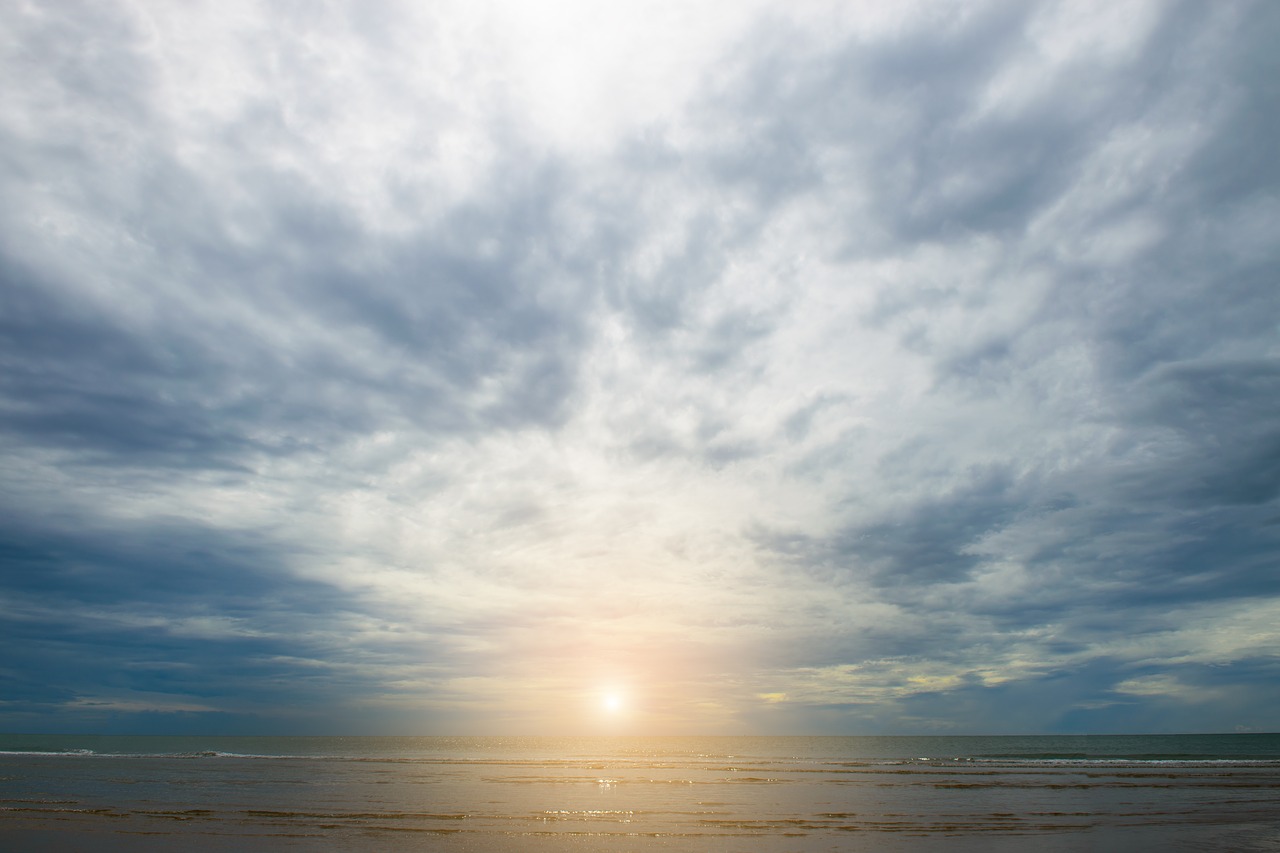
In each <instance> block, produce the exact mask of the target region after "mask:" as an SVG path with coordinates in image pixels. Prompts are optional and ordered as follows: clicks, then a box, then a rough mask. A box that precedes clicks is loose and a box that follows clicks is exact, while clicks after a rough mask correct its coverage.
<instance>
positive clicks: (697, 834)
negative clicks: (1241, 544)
mask: <svg viewBox="0 0 1280 853" xmlns="http://www.w3.org/2000/svg"><path fill="white" fill-rule="evenodd" d="M1032 846H1034V847H1035V848H1037V849H1038V850H1040V851H1055V850H1117V851H1119V850H1144V849H1151V850H1155V849H1162V850H1179V849H1185V850H1221V849H1233V850H1280V737H1277V736H1274V735H1208V736H1142V737H1003V738H1000V737H997V738H990V737H987V738H955V737H932V738H804V737H797V738H732V737H731V738H164V737H151V738H137V737H118V738H104V737H99V738H94V737H83V736H80V737H73V736H40V737H37V736H5V735H0V847H5V848H8V849H49V850H81V849H83V850H113V849H117V850H139V849H142V850H160V849H178V848H182V849H188V850H191V849H194V850H231V849H236V850H277V849H299V850H330V849H333V850H385V849H397V850H467V851H491V850H563V849H572V850H617V851H632V850H637V851H638V850H691V851H700V850H705V851H737V850H741V851H819V850H823V851H826V850H855V851H856V850H868V851H871V850H875V851H886V850H887V851H896V850H942V849H946V850H950V851H954V850H961V851H964V850H975V851H976V850H1015V849H1018V850H1024V849H1027V848H1028V847H1032Z"/></svg>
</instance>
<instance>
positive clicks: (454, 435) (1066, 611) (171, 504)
mask: <svg viewBox="0 0 1280 853" xmlns="http://www.w3.org/2000/svg"><path fill="white" fill-rule="evenodd" d="M6 17H7V18H8V23H9V25H10V26H9V27H7V28H6V29H7V32H8V33H9V36H8V38H7V40H6V41H5V42H4V45H3V53H2V54H0V62H2V63H3V67H4V68H5V69H6V71H7V72H8V73H9V76H11V77H12V78H13V79H22V80H25V81H30V82H29V85H25V86H23V87H21V88H20V89H19V90H17V91H15V92H14V93H13V97H12V98H10V99H8V100H7V101H6V102H5V104H4V106H3V107H2V108H0V141H2V142H3V145H2V146H0V148H3V150H4V151H5V152H6V153H5V155H4V157H3V158H2V159H0V190H2V191H3V192H4V194H5V197H6V198H7V199H9V200H10V203H9V204H7V205H6V206H5V209H4V210H3V211H0V217H2V221H0V224H3V228H0V234H3V235H4V236H3V237H0V365H2V367H3V369H2V370H0V376H2V377H3V378H0V430H2V431H3V434H4V443H5V450H4V452H3V454H0V465H2V466H3V470H2V473H0V476H3V477H4V480H5V483H6V493H5V497H4V499H3V511H4V513H5V518H6V519H7V522H6V524H5V526H4V529H3V531H2V533H3V538H2V539H0V542H2V543H3V545H4V550H3V552H2V553H3V555H4V556H3V562H2V563H0V566H2V568H0V586H2V587H3V589H4V593H5V595H4V598H5V601H6V605H5V607H4V609H3V612H2V613H0V624H2V625H3V626H4V627H3V629H2V630H3V632H4V637H5V639H6V645H7V647H11V648H14V649H17V650H19V652H20V653H19V654H17V655H15V656H14V660H15V662H14V663H10V664H8V665H7V667H6V668H5V670H4V672H3V673H2V675H3V678H4V679H5V684H6V689H5V695H6V697H8V698H7V701H8V704H7V705H5V706H3V708H0V720H3V721H4V722H3V725H7V726H13V727H26V728H31V727H35V728H40V727H42V726H45V725H49V726H55V727H60V726H61V727H75V726H78V725H79V726H89V727H93V726H107V725H109V726H114V727H117V728H128V727H129V726H131V725H133V726H135V727H138V726H144V725H146V726H154V725H159V724H157V723H156V722H155V721H156V720H157V719H159V718H165V719H167V720H168V722H166V723H164V724H163V725H165V726H168V727H170V728H173V729H181V728H182V727H184V726H185V727H188V728H198V727H201V726H204V727H208V726H213V727H218V726H222V727H223V728H226V729H228V730H230V729H235V730H240V731H249V730H254V729H255V727H257V728H259V729H261V728H264V727H267V728H270V727H272V726H275V727H276V728H277V729H288V728H289V727H291V726H295V725H296V726H302V727H304V728H307V729H308V730H315V731H338V730H359V731H391V730H394V731H404V732H416V731H449V730H463V729H467V730H471V731H490V730H492V731H499V730H504V731H529V732H533V731H568V730H574V731H579V730H586V729H588V728H590V727H591V726H602V727H605V728H607V726H605V724H604V723H603V722H602V721H600V720H598V719H596V718H595V717H594V716H592V715H593V714H594V713H596V712H595V710H594V709H595V705H598V702H596V701H595V698H596V697H598V695H599V692H600V690H602V689H603V687H602V686H601V685H604V684H609V685H614V686H615V687H617V689H623V688H625V689H626V691H627V693H628V695H629V696H631V697H632V704H633V713H632V715H631V717H630V718H629V719H630V721H631V724H633V725H635V726H637V729H638V730H640V729H643V730H647V731H705V730H713V729H714V730H717V731H748V730H760V731H803V730H813V731H830V732H844V731H848V732H855V731H895V730H896V731H907V730H918V731H932V730H938V729H942V730H956V731H963V730H974V731H976V730H979V729H981V730H987V729H989V728H990V727H991V726H992V725H995V723H992V722H991V721H993V720H995V721H1002V722H1000V725H999V726H997V727H1003V728H1004V729H1005V730H1021V731H1032V730H1064V731H1081V730H1090V729H1093V730H1123V729H1132V728H1135V727H1136V728H1146V729H1150V730H1171V729H1174V728H1186V729H1224V730H1229V729H1232V728H1234V727H1235V726H1237V725H1246V726H1253V727H1255V728H1258V727H1260V728H1268V727H1272V728H1274V721H1272V722H1271V723H1268V721H1267V719H1268V718H1267V717H1266V714H1265V712H1262V711H1259V710H1258V709H1260V708H1267V707H1275V703H1274V702H1271V701H1270V700H1269V698H1268V697H1270V693H1269V692H1268V691H1269V690H1270V688H1269V686H1268V684H1269V683H1272V682H1269V681H1268V679H1270V678H1271V677H1272V676H1273V673H1271V669H1272V668H1273V667H1272V665H1271V664H1272V662H1273V658H1274V656H1275V654H1276V649H1277V645H1276V643H1277V639H1276V636H1275V632H1274V630H1273V629H1271V628H1270V627H1269V623H1270V619H1271V616H1272V615H1273V614H1274V608H1275V601H1276V594H1277V589H1276V584H1275V582H1274V579H1273V576H1274V571H1272V568H1273V565H1272V564H1273V562H1274V560H1273V558H1272V555H1273V554H1274V553H1275V551H1276V546H1277V542H1276V536H1277V531H1278V530H1280V527H1277V525H1276V523H1275V520H1276V519H1277V518H1280V509H1278V508H1277V506H1276V501H1277V499H1278V498H1280V495H1278V494H1277V487H1276V484H1277V482H1280V471H1278V470H1277V459H1278V458H1280V456H1278V455H1277V454H1278V451H1277V449H1278V448H1280V434H1278V433H1277V431H1276V430H1275V428H1274V427H1273V426H1272V425H1273V424H1275V423H1277V422H1280V418H1278V416H1280V412H1277V411H1276V404H1275V403H1274V401H1275V400H1276V399H1280V395H1278V394H1277V391H1280V388H1277V376H1278V375H1280V374H1277V371H1276V329H1277V328H1280V316H1278V314H1277V308H1276V302H1275V299H1274V295H1273V290H1274V286H1273V283H1274V279H1275V274H1276V271H1277V255H1276V250H1275V245H1276V241H1275V239H1274V237H1275V226H1276V222H1277V216H1278V215H1280V200H1278V198H1277V184H1276V181H1275V179H1274V178H1275V175H1274V174H1273V173H1274V168H1273V167H1272V166H1271V165H1269V160H1268V159H1267V157H1266V155H1265V153H1264V152H1269V151H1271V150H1273V149H1274V147H1275V143H1276V139H1275V136H1276V127H1275V126H1274V121H1272V120H1271V119H1270V118H1268V117H1269V116H1273V115H1275V114H1276V109H1274V108H1273V107H1274V106H1275V105H1274V103H1273V102H1274V100H1275V93H1274V91H1273V89H1274V87H1273V86H1271V85H1270V83H1269V81H1270V80H1271V79H1273V78H1274V77H1275V75H1274V74H1271V73H1269V72H1270V70H1271V69H1272V66H1273V65H1274V63H1275V58H1274V50H1273V49H1272V45H1273V43H1274V38H1275V35H1276V34H1277V32H1278V31H1280V19H1277V17H1276V14H1275V13H1274V12H1273V11H1272V10H1271V9H1270V8H1269V7H1267V6H1265V5H1264V4H1250V3H1245V2H1241V3H1225V4H1218V5H1215V6H1212V7H1201V6H1189V5H1172V6H1169V5H1159V4H1145V3H1136V2H1135V3H1124V4H1118V5H1116V4H1112V5H1107V6H1106V8H1105V9H1104V8H1101V7H1100V8H1098V9H1093V10H1090V11H1088V12H1087V13H1086V12H1084V11H1080V10H1079V9H1077V8H1076V7H1074V6H1071V7H1068V6H1063V5H1055V4H1033V5H1030V6H1024V5H1016V4H1006V3H976V4H967V5H957V6H951V7H938V6H936V5H934V4H921V5H904V6H902V7H900V8H896V9H895V10H894V11H892V12H889V11H885V10H879V9H875V8H872V7H870V6H858V5H853V6H848V7H847V8H845V7H844V6H841V7H840V8H838V9H837V8H832V7H829V6H827V5H824V4H821V3H800V4H792V5H790V6H788V7H787V8H785V9H783V8H782V7H780V6H778V5H777V4H768V3H762V4H755V5H750V6H746V7H735V8H734V10H732V11H730V10H727V9H726V8H724V7H721V6H720V5H718V4H694V5H693V6H688V5H687V4H685V5H681V6H680V7H679V8H676V7H675V6H669V5H666V4H662V3H658V4H650V5H644V4H639V5H630V4H624V6H623V7H620V9H619V10H618V11H617V12H616V14H614V13H609V14H606V13H605V12H602V11H600V10H598V9H594V8H587V7H585V6H583V7H581V8H579V7H578V6H572V5H571V6H566V7H565V8H564V9H557V10H549V9H547V10H538V9H533V8H532V7H529V8H526V7H524V6H521V7H520V8H519V9H517V8H514V7H509V6H508V5H504V4H492V5H491V6H487V7H484V8H472V7H469V6H468V7H465V8H464V7H463V6H462V5H452V4H445V5H443V6H441V7H439V8H438V9H433V11H432V12H431V13H430V14H428V13H426V12H423V11H421V10H418V9H415V8H410V7H408V6H399V5H395V4H392V5H389V6H386V7H384V8H383V9H381V10H380V11H379V12H377V13H376V14H374V13H371V12H368V10H358V9H356V8H355V7H353V6H347V5H343V4H336V5H333V6H331V7H327V8H326V9H325V10H323V11H320V12H316V13H315V14H309V15H308V16H306V17H305V18H302V17H299V16H297V15H296V14H294V13H293V12H291V11H289V10H283V9H278V8H276V7H270V6H265V5H261V4H255V3H242V4H234V5H232V6H226V7H219V8H218V9H216V10H215V9H212V7H211V8H209V9H200V8H192V9H190V10H183V11H175V10H171V9H164V8H162V7H158V6H152V5H149V4H142V5H136V4H133V5H129V4H107V5H95V6H93V7H92V8H89V7H84V8H79V7H76V8H71V7H67V8H48V9H44V8H39V9H38V8H34V7H32V8H23V9H14V10H10V11H9V12H7V13H6ZM677 33H678V34H679V35H678V36H677V35H676V34H677ZM566 34H575V35H574V36H573V38H572V39H571V43H569V44H567V46H566V44H565V43H564V36H565V35H566ZM579 34H580V35H579ZM553 47H555V48H556V49H554V50H553V49H552V48H553ZM618 685H621V686H620V687H618ZM1191 697H1198V698H1194V700H1192V699H1191ZM131 720H132V721H134V722H132V723H131V722H130V721H131ZM218 721H222V722H218ZM610 725H613V724H612V723H611V724H610ZM273 730H274V729H273ZM601 730H604V729H603V728H602V729H601Z"/></svg>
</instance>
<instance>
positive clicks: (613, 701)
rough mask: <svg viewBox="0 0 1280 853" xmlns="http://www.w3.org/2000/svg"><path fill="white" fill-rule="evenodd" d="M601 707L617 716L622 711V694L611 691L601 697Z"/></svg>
mask: <svg viewBox="0 0 1280 853" xmlns="http://www.w3.org/2000/svg"><path fill="white" fill-rule="evenodd" d="M600 705H601V706H602V707H603V708H604V709H605V710H606V711H608V712H609V713H611V714H616V713H618V712H619V711H621V710H622V705H623V702H622V694H621V693H618V692H616V691H610V692H609V693H606V694H604V696H602V697H600Z"/></svg>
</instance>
